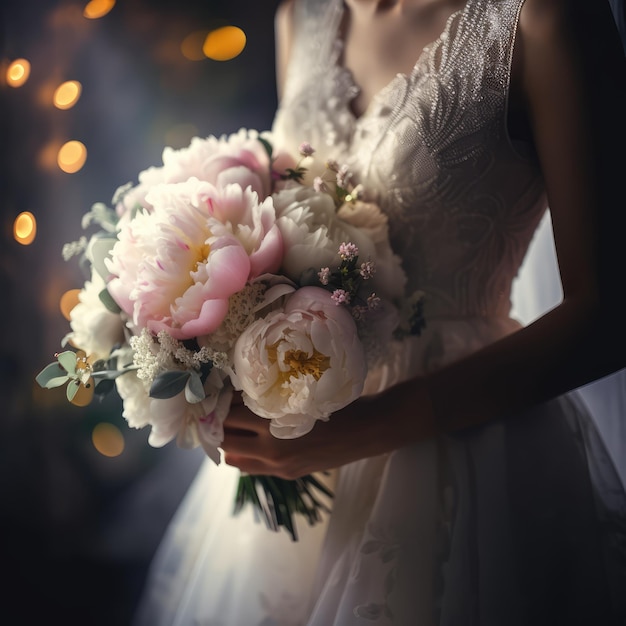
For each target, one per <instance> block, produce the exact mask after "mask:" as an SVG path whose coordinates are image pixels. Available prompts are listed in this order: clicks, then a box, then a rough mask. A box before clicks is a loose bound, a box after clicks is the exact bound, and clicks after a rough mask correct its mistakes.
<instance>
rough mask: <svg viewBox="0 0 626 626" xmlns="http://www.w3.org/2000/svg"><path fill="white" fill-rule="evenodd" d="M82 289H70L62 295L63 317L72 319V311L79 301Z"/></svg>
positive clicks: (60, 304) (60, 303)
mask: <svg viewBox="0 0 626 626" xmlns="http://www.w3.org/2000/svg"><path fill="white" fill-rule="evenodd" d="M80 291H81V290H80V289H70V290H69V291H66V292H65V293H64V294H63V295H62V296H61V301H60V302H59V308H60V309H61V313H63V317H64V318H65V319H66V320H68V321H69V319H70V312H71V311H72V309H73V308H74V307H75V306H76V305H77V304H78V302H79V300H78V294H79V293H80Z"/></svg>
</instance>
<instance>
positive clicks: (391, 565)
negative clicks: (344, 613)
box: [352, 523, 400, 622]
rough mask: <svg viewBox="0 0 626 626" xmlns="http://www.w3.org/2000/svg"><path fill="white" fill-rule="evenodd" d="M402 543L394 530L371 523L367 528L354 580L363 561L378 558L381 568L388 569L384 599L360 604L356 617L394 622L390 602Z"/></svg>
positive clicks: (355, 611)
mask: <svg viewBox="0 0 626 626" xmlns="http://www.w3.org/2000/svg"><path fill="white" fill-rule="evenodd" d="M399 551H400V543H399V542H398V541H397V539H396V537H395V535H394V533H393V529H384V528H382V527H380V526H378V525H376V524H373V523H370V524H368V526H367V531H366V539H364V541H363V543H362V545H361V549H360V550H359V558H358V559H356V561H355V566H354V570H353V572H352V577H353V578H358V576H359V570H360V564H361V559H363V558H377V559H379V560H380V562H381V566H382V567H383V568H386V570H387V571H386V573H385V578H384V587H383V589H382V590H381V594H382V598H381V599H380V600H379V601H377V602H375V601H372V602H368V603H367V604H359V605H357V606H355V607H354V610H353V613H354V615H355V617H360V618H362V619H365V620H368V621H378V620H380V619H381V618H384V619H386V620H390V621H391V622H393V612H392V609H391V607H390V604H389V602H388V600H389V596H390V594H391V593H392V592H393V589H394V586H395V581H396V576H397V572H398V564H397V560H398V555H399Z"/></svg>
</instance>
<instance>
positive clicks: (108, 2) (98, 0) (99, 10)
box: [83, 0, 115, 20]
mask: <svg viewBox="0 0 626 626" xmlns="http://www.w3.org/2000/svg"><path fill="white" fill-rule="evenodd" d="M114 6H115V0H91V2H88V3H87V6H85V8H84V9H83V15H84V16H85V17H86V18H87V19H89V20H96V19H98V18H99V17H104V16H105V15H106V14H107V13H108V12H109V11H110V10H111V9H112V8H113V7H114Z"/></svg>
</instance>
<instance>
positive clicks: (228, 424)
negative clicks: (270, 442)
mask: <svg viewBox="0 0 626 626" xmlns="http://www.w3.org/2000/svg"><path fill="white" fill-rule="evenodd" d="M268 426H269V424H268V421H267V420H266V419H264V418H262V417H259V416H258V415H255V414H254V413H253V412H252V411H250V409H248V408H246V407H245V406H244V405H243V404H242V405H236V406H233V407H231V409H230V413H229V414H228V417H227V418H226V420H225V421H224V428H237V429H240V430H251V431H253V432H256V433H262V432H265V431H266V430H267V429H268Z"/></svg>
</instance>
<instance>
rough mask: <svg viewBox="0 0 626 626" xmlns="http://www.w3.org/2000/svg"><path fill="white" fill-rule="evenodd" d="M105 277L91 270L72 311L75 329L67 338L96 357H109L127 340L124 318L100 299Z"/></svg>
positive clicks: (72, 322)
mask: <svg viewBox="0 0 626 626" xmlns="http://www.w3.org/2000/svg"><path fill="white" fill-rule="evenodd" d="M105 286H106V285H105V283H104V280H103V279H102V277H101V276H100V275H99V274H98V273H97V272H95V271H94V272H92V276H91V280H88V281H86V282H85V284H84V286H83V288H82V289H81V290H80V292H79V294H78V304H77V305H76V306H75V307H74V308H73V309H72V310H71V311H70V327H71V328H72V332H71V333H69V334H68V336H67V339H69V341H70V343H71V344H72V345H73V346H74V347H76V348H80V349H81V350H84V351H85V353H86V354H87V355H89V356H91V357H93V358H94V360H96V359H107V358H108V357H109V355H110V353H111V350H112V349H113V347H114V346H115V345H117V344H121V343H122V342H123V341H124V323H123V321H122V318H121V317H120V316H119V315H118V314H116V313H112V312H111V311H109V310H108V309H107V308H106V306H104V304H103V303H102V300H100V295H99V294H100V292H101V291H102V290H103V289H104V288H105Z"/></svg>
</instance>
